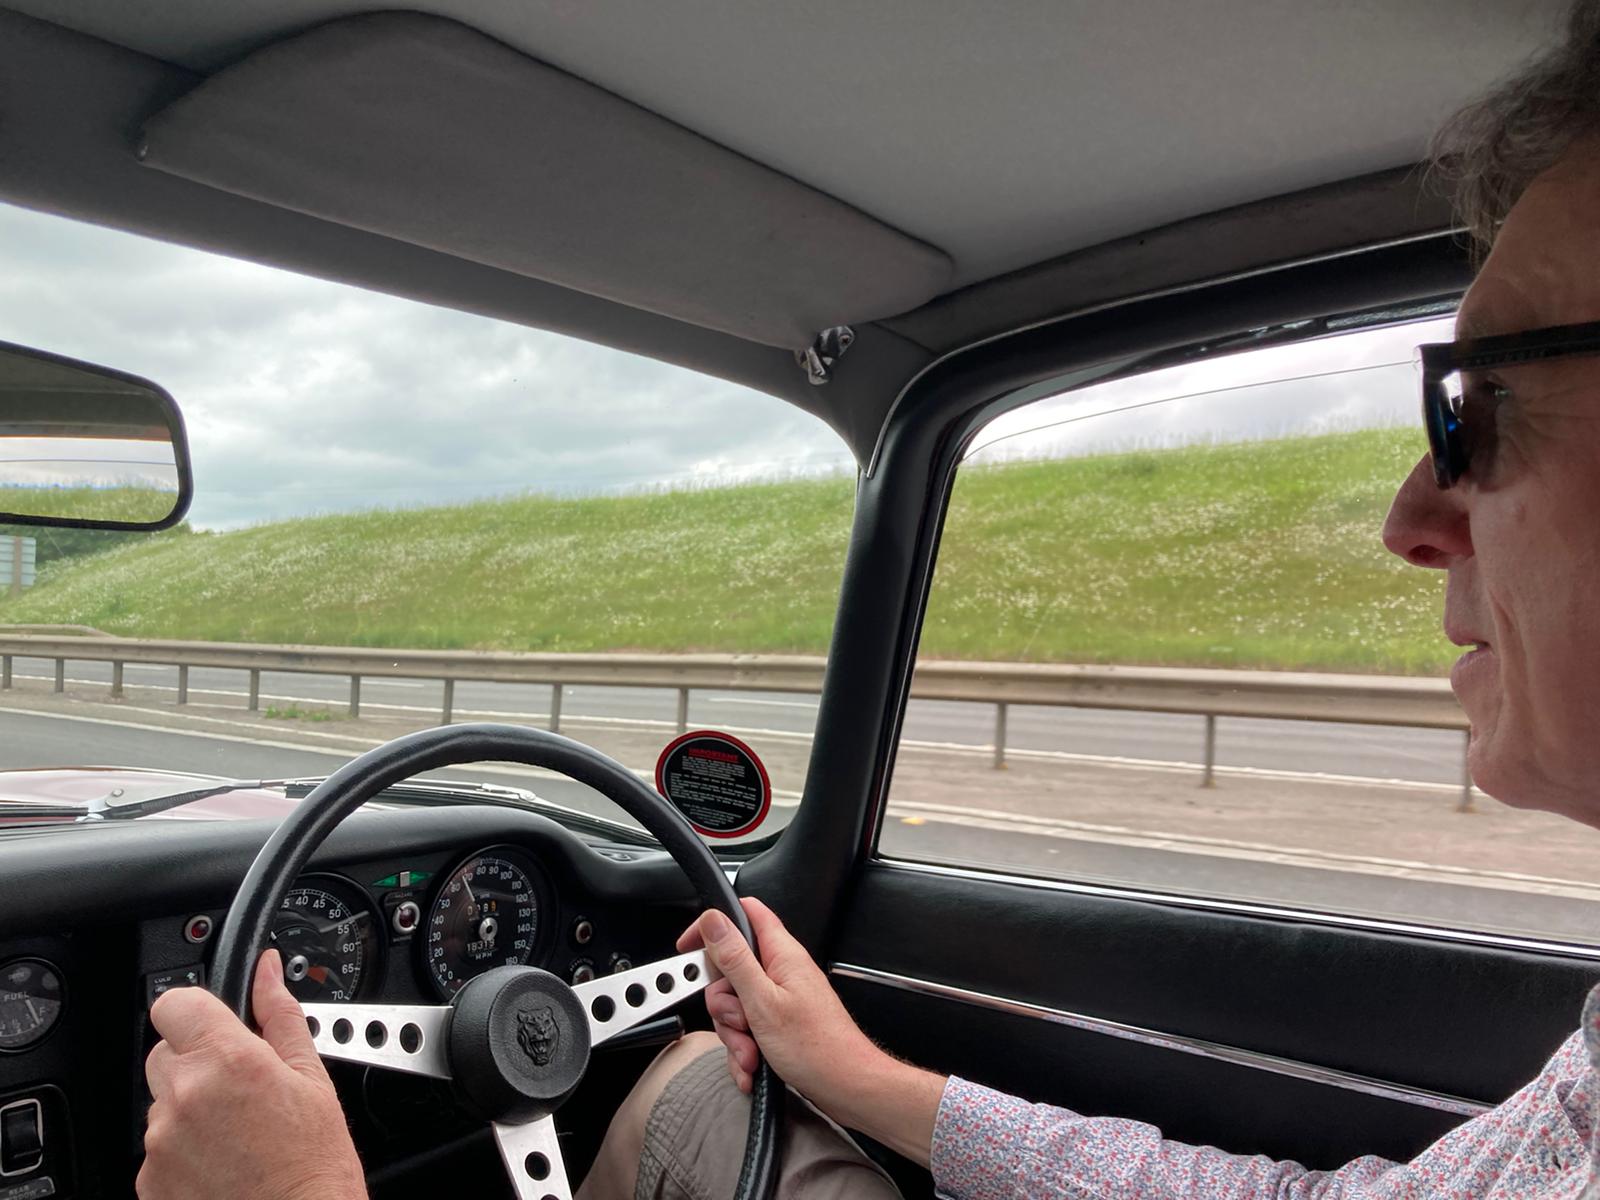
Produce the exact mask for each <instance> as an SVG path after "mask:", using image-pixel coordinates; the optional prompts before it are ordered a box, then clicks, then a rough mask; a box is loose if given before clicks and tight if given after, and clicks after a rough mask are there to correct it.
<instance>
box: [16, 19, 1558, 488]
mask: <svg viewBox="0 0 1600 1200" xmlns="http://www.w3.org/2000/svg"><path fill="white" fill-rule="evenodd" d="M17 2H18V0H0V5H4V4H7V3H17ZM23 2H26V3H29V4H32V5H33V6H35V7H38V6H39V5H41V4H42V3H44V0H23ZM70 2H71V0H62V4H63V6H69V4H70ZM1419 2H1420V0H1419ZM1465 2H1466V4H1467V6H1468V7H1471V6H1472V5H1474V4H1476V2H1477V0H1465ZM301 4H302V0H283V2H282V3H281V4H279V5H277V6H276V7H273V8H271V9H270V10H267V9H263V12H264V13H266V14H267V15H266V17H263V18H262V19H264V20H265V19H269V18H271V17H272V15H273V14H280V13H289V12H293V11H298V8H297V6H301ZM1403 6H1404V5H1403ZM85 7H86V8H87V7H88V6H85ZM215 7H216V9H217V12H218V13H219V14H223V15H227V14H229V13H235V14H236V12H237V10H238V6H237V5H235V4H233V3H231V2H230V0H216V5H215ZM597 7H598V8H604V9H608V10H610V11H614V10H615V4H614V3H613V4H607V3H605V2H603V0H599V2H597ZM1139 7H1140V5H1139V3H1134V4H1133V5H1132V6H1131V8H1130V11H1132V10H1134V9H1138V8H1139ZM1246 7H1251V5H1249V4H1247V5H1246ZM1255 7H1257V8H1258V7H1259V5H1255ZM1358 7H1360V6H1359V5H1358ZM1426 7H1428V8H1429V11H1431V12H1433V13H1434V14H1435V15H1437V8H1435V7H1433V6H1431V5H1430V6H1426ZM1514 7H1515V6H1514ZM1541 7H1543V5H1542V0H1541ZM133 9H134V6H121V5H110V6H99V7H94V8H89V9H88V11H89V15H91V16H93V15H97V14H98V15H99V16H101V17H102V18H104V19H105V20H108V21H109V20H111V19H112V17H116V18H117V19H119V20H120V19H123V17H125V16H127V15H128V14H129V13H131V12H132V11H133ZM158 10H159V12H160V13H168V14H172V16H173V19H174V20H175V21H176V20H178V19H179V18H185V19H187V18H186V16H185V15H186V14H187V15H188V16H189V17H192V18H193V20H194V22H195V24H194V26H193V29H195V30H200V31H204V30H205V29H206V28H208V27H209V25H208V19H206V18H205V17H204V14H199V15H196V14H197V13H199V10H198V9H196V8H194V7H193V6H192V5H190V4H189V3H188V0H174V2H173V3H171V4H169V5H164V6H141V7H139V8H138V12H137V14H135V15H137V16H138V20H140V21H150V20H152V19H154V17H153V14H156V13H157V12H158ZM585 11H587V10H585ZM1297 11H1299V10H1298V9H1297ZM1517 11H1518V12H1522V11H1524V7H1517ZM139 14H142V15H139ZM130 19H131V18H130ZM585 19H586V18H585ZM269 23H270V21H269ZM579 23H580V24H581V23H582V22H581V21H580V22H579ZM646 24H647V25H648V23H646ZM1489 25H1490V28H1491V29H1492V28H1493V27H1494V22H1492V21H1491V22H1489ZM635 32H636V31H635V30H632V29H627V30H622V31H619V33H618V38H617V47H618V55H619V57H618V60H617V61H618V62H619V63H622V64H624V65H626V64H627V63H628V62H631V61H632V60H631V59H630V58H629V56H628V54H627V53H626V50H627V47H628V46H629V45H631V44H632V43H631V41H630V40H629V39H631V38H632V37H633V36H634V33H635ZM624 35H626V36H624ZM708 36H709V37H711V38H712V40H713V41H717V40H718V39H720V38H721V36H722V35H721V34H720V33H718V32H717V31H715V30H712V31H711V32H710V33H709V34H708ZM1429 36H1432V34H1428V35H1421V34H1419V35H1418V36H1417V37H1416V38H1414V39H1413V44H1412V48H1413V49H1415V48H1416V46H1417V45H1418V44H1419V43H1420V42H1425V41H1426V40H1427V37H1429ZM1450 36H1454V35H1450ZM1447 40H1448V38H1447ZM719 44H720V43H719ZM1483 49H1484V47H1483V46H1482V45H1480V46H1479V51H1482V50H1483ZM1504 57H1507V58H1509V57H1510V54H1509V52H1506V54H1505V55H1504ZM614 65H615V64H614ZM1441 70H1442V68H1441ZM641 73H642V75H643V76H645V77H648V76H650V69H649V68H648V66H647V65H646V66H641ZM1437 73H1438V72H1436V74H1437ZM199 82H200V78H199V76H197V75H196V74H194V73H192V72H190V71H187V70H183V69H181V68H177V67H173V66H170V65H167V64H165V63H162V62H160V61H157V60H155V59H152V58H150V57H147V56H145V55H142V54H139V53H135V52H132V51H129V50H126V49H123V48H120V47H116V46H113V45H110V44H108V43H106V42H103V41H100V40H97V39H95V38H91V37H84V36H81V35H78V34H74V33H71V32H69V31H68V30H66V29H63V28H61V27H59V26H56V25H51V24H45V23H41V22H38V21H33V20H30V19H28V18H26V17H24V16H20V15H17V14H16V13H14V12H10V11H8V10H7V9H6V8H4V7H0V199H5V200H9V201H11V202H13V203H18V204H23V205H26V206H29V207H33V208H38V209H42V210H45V211H50V212H58V213H62V214H64V215H68V216H74V217H78V218H80V219H85V220H91V221H95V222H98V223H101V224H106V225H113V226H117V227H120V228H125V229H130V230H133V231H136V232H140V233H145V234H148V235H151V236H155V237H161V238H166V239H169V240H172V241H177V242H182V243H185V244H189V245H195V246H199V247H201V248H204V249H210V250H215V251H219V252H223V253H228V254H233V255H237V256H240V257H244V258H250V259H254V260H256V261H260V262H265V263H271V264H274V265H278V266H282V267H286V268H288V269H290V270H296V271H302V272H305V273H308V274H313V275H319V276H323V277H326V278H330V279H339V280H343V281H346V282H349V283H353V284H356V285H358V286H363V287H370V288H375V289H378V290H382V291H387V292H391V293H393V294H396V295H403V296H410V297H413V298H416V299H419V300H425V301H428V302H430V303H435V304H442V305H448V306H451V307H455V308H460V309H464V310H467V311H472V312H479V313H483V314H486V315H489V316H494V317H499V318H502V319H506V320H512V321H518V322H521V323H524V324H527V325H533V326H538V327H541V328H547V329H552V330H555V331H557V332H562V333H568V334H572V335H575V336H578V337H583V338H586V339H588V340H591V341H595V342H600V343H602V344H605V345H610V346H615V347H618V348H621V349H626V350H630V351H633V352H635V353H639V354H645V355H649V356H652V357H655V358H659V359H662V360H665V361H669V362H674V363H678V364H680V365H683V366H687V367H690V368H691V369H694V370H699V371H704V372H706V373H708V374H713V375H717V376H719V377H722V378H725V379H730V380H734V381H737V382H740V383H743V384H746V385H748V386H750V387H754V388H757V389H759V390H761V391H765V392H768V393H770V394H772V395H775V396H779V397H782V398H784V399H786V400H789V401H791V402H793V403H795V404H797V405H799V406H800V407H802V408H805V409H807V410H808V411H811V412H814V413H816V414H817V415H819V416H820V417H821V418H822V419H823V420H825V421H827V422H828V423H829V424H830V425H832V426H833V427H834V428H835V429H836V430H837V431H838V432H839V433H840V435H841V436H842V437H843V438H844V440H845V441H846V443H847V444H848V445H849V446H850V447H851V448H852V450H853V451H854V452H855V453H856V455H857V457H858V459H859V460H861V461H865V460H866V459H867V457H868V456H869V455H870V453H871V449H872V446H873V445H874V443H875V441H876V439H877V435H878V432H879V429H880V427H881V424H882V421H883V419H884V417H885V414H886V413H887V412H888V411H889V410H890V408H891V406H892V405H893V404H894V402H895V400H896V397H897V395H898V394H899V393H900V392H901V391H902V389H904V388H905V387H906V386H907V385H908V384H909V383H910V382H911V381H912V380H913V378H914V377H915V376H916V375H917V374H918V373H919V372H920V371H921V370H922V369H923V368H925V367H926V366H928V365H929V364H930V363H931V362H932V361H933V360H934V359H935V358H936V357H937V356H938V355H940V354H944V353H948V352H951V351H954V350H957V349H959V348H960V347H962V346H965V345H968V344H970V343H971V342H973V341H975V340H978V339H980V338H983V337H988V336H992V335H993V334H995V333H999V332H1003V331H1004V330H1006V329H1011V328H1016V327H1018V326H1020V325H1024V324H1032V323H1036V322H1039V321H1041V320H1045V319H1048V318H1052V317H1057V316H1062V315H1065V314H1069V313H1071V312H1074V311H1079V310H1081V309H1083V308H1085V307H1087V306H1096V305H1102V304H1105V303H1108V302H1113V301H1115V300H1118V299H1120V298H1126V297H1128V296H1131V295H1134V294H1138V293H1145V292H1153V291H1161V290H1167V289H1172V288H1175V287H1183V286H1187V285H1189V284H1191V283H1193V282H1196V281H1199V280H1202V279H1205V278H1210V277H1216V276H1222V275H1231V274H1239V273H1244V272H1251V271H1259V270H1264V269H1269V268H1271V267H1272V266H1273V265H1275V264H1281V263H1285V262H1291V261H1295V260H1299V259H1303V258H1306V257H1312V256H1320V255H1325V254H1329V253H1340V252H1344V251H1347V250H1350V249H1352V248H1356V247H1360V246H1363V245H1367V244H1371V243H1373V242H1380V241H1385V240H1390V239H1394V238H1402V237H1408V236H1414V235H1417V234H1419V233H1423V232H1426V231H1429V230H1438V229H1440V228H1441V227H1442V226H1443V224H1444V220H1445V218H1444V217H1443V214H1442V209H1441V207H1440V206H1439V205H1438V203H1437V201H1431V202H1430V201H1427V200H1426V199H1425V198H1424V197H1423V196H1422V195H1421V194H1420V193H1419V191H1418V189H1417V186H1416V184H1417V179H1416V176H1415V174H1413V173H1407V172H1400V173H1398V174H1394V175H1381V174H1380V175H1377V176H1373V177H1370V178H1365V179H1354V180H1350V181H1347V182H1342V183H1338V184H1336V185H1333V186H1323V187H1318V188H1313V189H1309V190H1307V191H1305V192H1303V193H1292V194H1287V195H1284V196H1281V197H1277V198H1271V199H1267V200H1264V201H1261V202H1257V203H1249V204H1245V205H1243V206H1238V207H1235V208H1233V209H1231V210H1224V211H1219V212H1217V213H1213V214H1210V215H1202V216H1199V217H1195V218H1193V219H1187V220H1183V221H1179V222H1176V223H1174V224H1171V225H1168V226H1165V227H1162V228H1158V229H1155V230H1152V231H1145V232H1141V233H1138V234H1136V235H1133V236H1130V237H1128V238H1125V239H1122V240H1120V241H1115V242H1110V243H1106V244H1103V245H1099V246H1095V247H1091V248H1088V249H1085V250H1082V251H1080V252H1078V253H1076V254H1072V255H1068V256H1066V257H1063V258H1061V259H1059V260H1056V261H1052V262H1048V263H1042V264H1039V265H1037V266H1035V267H1033V268H1031V269H1029V270H1027V271H1024V272H1019V273H1017V274H1014V275H1010V276H1003V277H1000V278H997V279H994V280H991V281H988V282H985V283H983V284H979V285H974V286H970V287H967V288H965V289H962V290H960V291H956V292H954V293H951V294H949V295H947V296H945V297H943V298H941V299H938V300H935V301H934V302H932V303H931V304H928V305H925V306H923V307H922V308H921V309H919V310H917V311H916V312H913V313H909V314H905V315H904V316H902V317H900V318H896V319H894V320H892V321H880V322H876V323H869V324H864V325H860V326H858V327H857V330H856V332H857V335H858V336H857V341H856V343H855V346H854V347H853V348H852V349H851V351H850V354H849V356H848V357H847V358H846V359H844V360H842V361H841V363H840V364H839V367H838V370H837V372H836V376H835V379H834V381H833V382H832V383H831V384H830V385H829V386H828V387H826V388H814V387H811V386H809V385H808V384H807V383H806V382H805V380H804V376H803V375H802V373H801V372H800V371H799V370H798V369H797V368H796V366H795V363H794V361H793V358H792V357H791V355H789V354H788V353H787V352H785V351H782V350H777V349H774V348H771V347H766V346H762V345H758V344H756V343H753V342H751V341H749V340H746V339H743V338H737V337H733V336H730V335H727V334H722V333H716V332H713V331H710V330H706V329H704V328H698V327H696V326H694V325H691V324H688V323H686V322H683V321H680V320H674V319H671V318H668V317H665V316H661V315H657V314H653V313H649V312H645V311H641V310H639V309H637V308H632V307H629V306H626V305H622V304H618V303H615V302H612V301H608V300H604V299H600V298H597V297H594V296H591V295H586V294H584V293H582V292H580V291H577V290H573V289H570V288H562V287H558V286H554V285H552V284H548V283H544V282H541V281H538V280H534V279H530V278H527V277H526V276H521V275H517V274H513V273H511V272H508V271H505V270H501V269H497V268H495V267H492V266H487V265H483V264H479V263H474V262H470V261H467V260H464V259H461V258H458V257H454V256H451V255H446V254H441V253H438V252H436V251H432V250H427V249H424V248H422V247H418V246H414V245H408V244H406V243H404V242H401V241H398V240H395V239H392V238H385V237H381V236H378V235H375V234H372V233H368V232H365V231H362V230H358V229H354V228H350V227H348V226H341V225H336V224H333V223H331V222H328V221H324V220H319V219H317V218H314V217H310V216H307V215H305V214H302V213H297V212H293V211H289V210H287V209H283V208H278V207H274V206H271V205H267V204H263V203H260V202H257V201H253V200H249V199H247V198H244V197H241V196H237V195H233V194H230V193H227V192H224V191H221V190H218V189H214V188H209V187H205V186H202V185H199V184H195V183H193V182H190V181H188V180H184V179H180V178H177V177H175V176H171V175H167V174H163V173H162V172H159V171H152V170H148V169H146V168H144V167H142V166H140V165H139V164H138V162H137V160H136V159H135V157H134V147H135V145H136V143H137V139H138V136H139V130H140V128H141V126H142V125H143V123H144V122H145V121H146V120H147V119H148V118H149V117H150V116H151V115H152V114H154V113H156V112H157V111H159V110H160V109H162V108H163V107H165V106H166V105H168V104H170V103H171V102H172V101H173V100H175V99H176V98H178V97H179V96H181V95H183V94H184V93H185V92H187V91H189V90H191V89H192V88H194V87H195V85H196V84H197V83H199ZM991 82H993V80H991ZM936 90H937V88H932V89H929V94H930V96H931V93H932V92H933V91H936ZM1002 90H1003V89H1002ZM931 102H932V101H931V100H930V103H931ZM802 123H803V122H802ZM836 132H837V133H840V134H843V133H845V132H848V131H844V130H839V131H836ZM980 132H981V131H980ZM973 133H974V131H973V130H956V131H953V132H952V135H951V136H950V137H948V138H944V139H942V140H941V139H939V138H935V139H934V142H933V143H931V144H932V145H933V146H934V147H935V149H942V148H943V147H946V146H954V145H956V144H957V143H958V142H960V141H961V140H962V139H963V138H970V137H971V136H972V135H973ZM923 149H924V150H926V147H924V148H923ZM951 153H952V154H953V153H954V151H951ZM992 182H993V184H994V186H993V187H991V189H990V192H991V194H992V195H993V196H994V197H995V198H996V200H995V203H996V206H997V208H998V207H999V206H1000V205H1001V203H1002V202H1003V201H1007V200H1008V198H1009V196H1010V193H1009V192H1008V191H1007V190H1006V189H1005V187H1004V186H1002V185H1003V184H1004V183H1005V180H1003V179H1001V180H995V181H992ZM936 199H937V198H936ZM463 219H466V220H470V219H471V214H464V216H463Z"/></svg>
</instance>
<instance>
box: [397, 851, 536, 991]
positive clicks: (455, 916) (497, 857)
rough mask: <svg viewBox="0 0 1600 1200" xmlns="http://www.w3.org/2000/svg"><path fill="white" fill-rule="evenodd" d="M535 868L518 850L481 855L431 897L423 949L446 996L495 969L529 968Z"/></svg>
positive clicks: (431, 972)
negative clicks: (472, 979)
mask: <svg viewBox="0 0 1600 1200" xmlns="http://www.w3.org/2000/svg"><path fill="white" fill-rule="evenodd" d="M534 876H535V872H534V868H533V864H532V863H530V862H529V861H528V860H527V859H526V858H525V857H524V856H522V855H520V854H517V853H516V852H514V851H508V850H495V851H487V852H485V853H483V854H477V855H474V856H473V857H471V858H469V859H467V861H466V862H464V863H462V864H461V865H460V866H458V867H456V868H455V870H453V871H451V872H450V874H449V875H448V876H446V878H445V880H444V882H443V883H442V884H441V885H440V887H439V892H438V894H437V895H436V896H435V897H434V898H433V907H432V908H430V909H429V910H428V922H427V925H426V926H425V940H424V943H423V953H424V956H425V963H426V966H427V971H428V976H429V978H431V979H432V980H433V983H434V986H435V987H437V988H438V989H439V993H440V994H441V995H442V996H444V997H445V998H446V999H449V998H450V997H452V996H454V995H455V994H456V993H457V992H459V991H460V990H461V989H462V987H463V986H464V985H465V984H466V982H467V980H469V979H471V978H473V977H474V976H477V975H482V974H483V973H484V972H485V971H488V970H491V969H493V968H494V967H506V966H526V965H527V963H528V960H529V959H530V958H532V957H533V948H534V942H535V939H536V938H537V937H538V933H539V898H538V893H537V891H536V890H535V883H534Z"/></svg>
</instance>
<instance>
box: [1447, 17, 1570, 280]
mask: <svg viewBox="0 0 1600 1200" xmlns="http://www.w3.org/2000/svg"><path fill="white" fill-rule="evenodd" d="M1596 134H1600V0H1574V3H1573V5H1572V8H1571V10H1570V12H1569V13H1568V15H1567V21H1566V37H1565V38H1564V39H1563V40H1562V41H1561V42H1560V43H1558V44H1557V45H1555V46H1553V47H1551V48H1550V49H1549V50H1546V51H1545V52H1544V53H1542V54H1540V55H1538V56H1537V57H1536V58H1534V59H1532V60H1531V61H1530V62H1528V63H1527V65H1526V66H1524V67H1523V68H1522V69H1521V70H1520V71H1518V72H1517V73H1516V74H1515V75H1513V76H1512V77H1511V78H1509V79H1507V80H1505V81H1504V82H1503V83H1501V84H1499V85H1497V86H1496V87H1495V88H1494V90H1493V91H1491V92H1490V93H1489V94H1488V95H1486V96H1484V97H1482V98H1481V99H1479V100H1476V101H1474V102H1473V103H1472V104H1470V105H1468V106H1467V107H1466V108H1464V109H1462V110H1461V111H1460V112H1458V113H1456V115H1455V116H1453V117H1452V118H1451V119H1450V120H1449V121H1448V122H1447V123H1446V124H1445V126H1444V127H1443V128H1442V129H1441V130H1440V131H1439V133H1438V134H1437V135H1436V136H1435V138H1434V140H1433V145H1432V147H1431V150H1430V154H1429V157H1430V158H1431V160H1432V163H1433V173H1434V175H1435V177H1436V178H1438V179H1439V180H1440V181H1441V182H1442V183H1444V184H1445V185H1446V186H1448V187H1449V188H1450V190H1451V191H1452V192H1453V193H1454V198H1455V205H1456V211H1457V213H1458V214H1459V216H1460V218H1461V221H1462V223H1463V224H1465V225H1466V227H1467V230H1468V232H1469V233H1470V234H1471V236H1472V240H1473V242H1474V244H1475V248H1476V250H1477V251H1478V253H1479V254H1484V253H1487V251H1488V249H1489V247H1490V246H1491V245H1493V243H1494V239H1495V235H1496V234H1497V233H1499V231H1500V226H1501V225H1502V224H1503V223H1504V222H1505V219H1506V214H1507V213H1508V212H1510V211H1511V206H1512V205H1513V204H1515V203H1516V202H1517V200H1518V198H1519V197H1520V196H1521V195H1522V193H1523V192H1524V191H1525V190H1526V189H1527V187H1528V185H1529V184H1530V183H1531V182H1533V179H1534V177H1535V176H1537V175H1539V174H1540V173H1541V172H1543V171H1545V170H1546V169H1547V168H1549V167H1551V166H1554V165H1555V163H1556V162H1557V161H1558V160H1559V159H1560V158H1561V157H1562V155H1564V154H1565V153H1566V152H1567V150H1568V148H1569V147H1571V146H1572V144H1573V143H1574V142H1576V141H1578V140H1580V139H1582V138H1584V137H1588V136H1593V135H1596Z"/></svg>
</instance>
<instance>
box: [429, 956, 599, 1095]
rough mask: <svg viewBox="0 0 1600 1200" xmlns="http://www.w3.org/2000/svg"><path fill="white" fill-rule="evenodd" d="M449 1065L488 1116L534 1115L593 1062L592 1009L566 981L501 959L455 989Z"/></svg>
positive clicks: (464, 1090)
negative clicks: (500, 964)
mask: <svg viewBox="0 0 1600 1200" xmlns="http://www.w3.org/2000/svg"><path fill="white" fill-rule="evenodd" d="M453 1007H454V1009H455V1014H454V1016H452V1017H451V1019H450V1035H449V1038H450V1048H449V1056H450V1070H451V1074H452V1075H453V1076H454V1079H455V1085H456V1089H457V1091H458V1092H459V1093H460V1095H461V1098H462V1099H463V1100H464V1101H465V1102H466V1104H467V1105H468V1107H470V1108H471V1109H473V1110H474V1111H475V1113H476V1114H477V1116H479V1117H480V1118H482V1119H483V1120H485V1121H511V1122H525V1121H534V1120H537V1119H539V1118H540V1117H544V1116H548V1115H549V1114H550V1113H552V1112H554V1111H555V1110H556V1109H557V1108H558V1107H560V1105H561V1103H562V1101H564V1100H566V1098H567V1097H568V1096H570V1095H572V1093H573V1092H574V1091H576V1090H577V1087H578V1084H579V1082H581V1081H582V1079H583V1073H584V1071H585V1069H587V1067H588V1065H589V1017H588V1014H587V1013H586V1012H585V1011H584V1008H583V1002H582V1001H581V1000H579V999H578V997H577V996H576V995H575V994H574V993H573V991H572V989H571V988H570V987H568V986H567V984H566V983H565V981H563V980H562V979H560V978H559V977H558V976H555V975H552V974H551V973H550V972H549V971H541V970H540V969H539V968H537V967H496V968H495V969H494V970H492V971H485V972H484V973H483V974H482V975H479V976H477V977H476V978H475V979H472V980H471V981H469V982H468V983H467V985H466V986H465V987H463V988H462V989H461V991H460V992H458V993H457V994H456V997H455V1002H454V1005H453Z"/></svg>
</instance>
